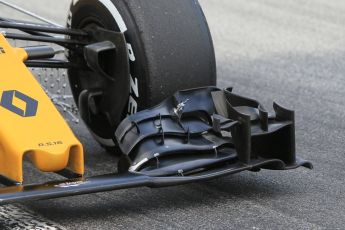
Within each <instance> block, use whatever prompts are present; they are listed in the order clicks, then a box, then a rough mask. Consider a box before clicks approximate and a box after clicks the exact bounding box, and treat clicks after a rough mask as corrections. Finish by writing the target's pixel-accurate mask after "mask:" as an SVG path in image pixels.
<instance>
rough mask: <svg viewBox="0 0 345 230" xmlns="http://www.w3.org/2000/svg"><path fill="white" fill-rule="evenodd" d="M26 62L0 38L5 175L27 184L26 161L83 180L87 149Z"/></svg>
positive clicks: (0, 147)
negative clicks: (74, 175) (65, 170)
mask: <svg viewBox="0 0 345 230" xmlns="http://www.w3.org/2000/svg"><path fill="white" fill-rule="evenodd" d="M27 57H28V55H27V53H26V52H25V50H24V49H21V48H13V47H11V45H10V44H9V43H8V42H7V41H6V39H5V38H4V36H3V35H2V34H0V79H1V80H0V100H1V105H0V175H2V176H4V177H6V178H8V179H11V180H13V181H16V182H23V170H22V168H23V167H22V165H23V158H24V156H25V157H28V158H29V159H30V160H31V161H32V163H33V164H34V165H35V166H36V167H37V168H38V169H39V170H41V171H44V172H57V171H60V170H63V169H69V170H71V171H73V172H74V173H77V174H83V173H84V158H83V147H82V145H81V143H80V142H79V141H78V139H77V138H76V137H75V136H74V134H73V132H72V131H71V129H70V127H69V126H68V124H67V123H66V122H65V120H64V118H63V117H62V116H61V114H60V113H59V111H58V110H57V109H56V108H55V106H54V104H53V103H52V101H51V100H50V98H49V97H48V96H47V95H46V93H45V92H44V90H43V89H42V87H41V85H40V84H39V82H38V81H37V80H36V79H35V77H34V76H33V75H32V74H31V72H30V71H29V70H28V69H27V67H26V66H25V65H24V63H23V62H24V61H25V60H26V59H27ZM23 95H24V96H23ZM23 97H24V99H25V100H24V99H23ZM9 98H10V99H9ZM26 98H30V99H28V101H27V100H26ZM8 104H10V105H8ZM11 108H12V109H11ZM16 111H17V112H16ZM18 111H19V112H18Z"/></svg>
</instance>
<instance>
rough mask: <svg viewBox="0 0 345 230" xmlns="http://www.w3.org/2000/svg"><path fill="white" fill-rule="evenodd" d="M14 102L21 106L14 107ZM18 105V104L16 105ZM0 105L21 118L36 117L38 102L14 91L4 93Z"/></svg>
mask: <svg viewBox="0 0 345 230" xmlns="http://www.w3.org/2000/svg"><path fill="white" fill-rule="evenodd" d="M15 101H17V102H20V104H23V106H21V108H20V107H18V105H14V103H15ZM16 104H18V103H16ZM0 105H1V106H2V107H4V108H5V109H8V110H9V111H11V112H13V113H15V114H18V115H19V116H22V117H33V116H36V113H37V107H38V101H36V100H35V99H33V98H31V97H29V96H27V95H25V94H23V93H21V92H19V91H16V90H9V91H4V92H3V94H2V97H1V101H0Z"/></svg>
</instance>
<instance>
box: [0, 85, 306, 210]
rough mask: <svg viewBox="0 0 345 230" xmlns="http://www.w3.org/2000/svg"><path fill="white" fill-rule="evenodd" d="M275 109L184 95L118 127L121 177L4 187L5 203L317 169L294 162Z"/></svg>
mask: <svg viewBox="0 0 345 230" xmlns="http://www.w3.org/2000/svg"><path fill="white" fill-rule="evenodd" d="M273 108H274V111H275V113H274V114H269V113H268V112H267V111H266V110H265V108H264V107H263V106H262V105H261V104H260V103H259V102H257V101H255V100H252V99H249V98H245V97H242V96H239V95H237V94H234V93H233V92H232V89H230V88H228V89H225V90H221V89H218V88H216V87H206V88H198V89H192V90H185V91H179V92H177V93H175V94H174V95H173V96H172V97H170V98H168V99H166V100H165V101H163V102H162V103H161V104H159V105H157V106H156V107H154V108H152V109H148V110H145V111H142V112H139V113H137V114H134V115H132V116H129V117H127V118H126V119H125V120H124V121H123V122H122V123H121V124H120V126H119V127H118V129H117V131H116V132H115V137H114V139H116V140H117V142H118V145H119V147H120V149H121V150H122V152H123V154H122V157H121V158H120V160H119V165H118V170H119V173H118V174H108V175H101V176H94V177H89V178H84V177H80V178H75V179H69V180H64V181H54V182H47V183H44V184H39V185H17V186H11V187H4V188H1V189H0V204H8V203H14V202H23V201H31V200H41V199H50V198H57V197H66V196H74V195H81V194H88V193H95V192H102V191H110V190H119V189H127V188H134V187H141V186H147V187H152V188H154V187H165V186H173V185H180V184H186V183H191V182H199V181H204V180H210V179H214V178H217V177H221V176H226V175H230V174H234V173H238V172H241V171H244V170H250V171H259V170H261V169H272V170H288V169H294V168H297V167H299V166H304V167H307V168H312V164H311V163H310V162H308V161H304V160H302V159H300V158H298V157H296V153H295V118H294V112H293V111H291V110H288V109H285V108H283V107H282V106H279V105H278V104H276V103H274V105H273Z"/></svg>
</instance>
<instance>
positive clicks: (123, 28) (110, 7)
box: [99, 0, 127, 33]
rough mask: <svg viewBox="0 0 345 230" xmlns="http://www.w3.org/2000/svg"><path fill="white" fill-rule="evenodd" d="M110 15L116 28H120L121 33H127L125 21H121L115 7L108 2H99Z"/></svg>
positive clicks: (104, 0) (102, 0)
mask: <svg viewBox="0 0 345 230" xmlns="http://www.w3.org/2000/svg"><path fill="white" fill-rule="evenodd" d="M99 1H100V2H101V3H102V4H103V5H104V6H105V7H106V8H107V9H108V10H109V12H110V13H111V15H112V16H113V17H114V19H115V21H116V23H117V25H118V27H119V28H120V31H121V32H122V33H124V32H126V31H127V26H126V24H125V21H124V20H123V18H122V16H121V14H120V13H119V11H118V10H117V8H116V7H115V5H114V4H113V3H112V2H111V1H110V0H99Z"/></svg>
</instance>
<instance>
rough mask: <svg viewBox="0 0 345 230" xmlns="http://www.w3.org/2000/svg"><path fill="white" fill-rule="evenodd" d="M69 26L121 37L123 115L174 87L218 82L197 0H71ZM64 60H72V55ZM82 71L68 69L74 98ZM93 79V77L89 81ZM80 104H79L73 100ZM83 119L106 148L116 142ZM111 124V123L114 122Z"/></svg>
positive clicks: (110, 132)
mask: <svg viewBox="0 0 345 230" xmlns="http://www.w3.org/2000/svg"><path fill="white" fill-rule="evenodd" d="M67 25H68V27H71V28H76V29H83V28H87V27H89V26H90V25H93V26H94V25H96V26H98V27H101V28H105V29H108V30H112V31H117V32H122V33H124V35H125V39H126V43H127V48H128V56H129V64H130V76H128V77H129V78H130V79H129V82H130V95H128V94H127V93H124V94H123V98H122V99H124V98H125V99H126V100H127V102H126V103H127V104H128V106H127V107H126V108H125V110H124V111H118V112H119V113H121V118H122V119H123V118H124V117H126V115H128V114H133V113H136V112H137V111H140V110H143V109H145V108H147V107H150V106H153V105H155V104H157V103H159V102H160V101H162V100H163V99H165V98H166V97H168V96H170V95H172V94H173V93H174V92H175V91H177V90H182V89H187V88H195V87H202V86H209V85H215V84H216V62H215V55H214V48H213V43H212V38H211V34H210V31H209V28H208V25H207V22H206V19H205V16H204V14H203V11H202V9H201V7H200V5H199V3H198V1H197V0H150V1H147V0H126V1H125V0H79V1H73V3H72V5H71V8H70V14H69V16H68V22H67ZM68 58H69V59H70V60H71V61H75V58H78V57H73V54H69V56H68ZM86 78H87V77H86V76H85V73H83V71H79V70H76V69H70V70H69V79H70V83H71V89H72V92H73V96H74V98H75V100H76V102H78V100H79V97H80V94H81V93H82V92H83V90H84V86H85V85H87V84H84V83H83V81H85V79H86ZM93 80H94V81H97V79H93ZM77 104H78V103H77ZM90 120H91V122H86V125H87V126H88V128H89V130H90V131H91V133H92V134H93V136H94V137H95V139H96V140H97V141H98V142H99V143H100V144H101V145H102V146H103V147H105V148H106V149H108V150H109V149H112V148H113V147H115V146H116V143H115V142H114V138H113V137H114V131H115V129H116V128H117V125H118V124H119V122H120V121H121V120H119V121H116V122H114V123H113V125H110V124H109V122H108V121H107V119H105V118H104V117H101V116H95V117H93V118H92V119H90ZM114 124H115V125H114Z"/></svg>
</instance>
